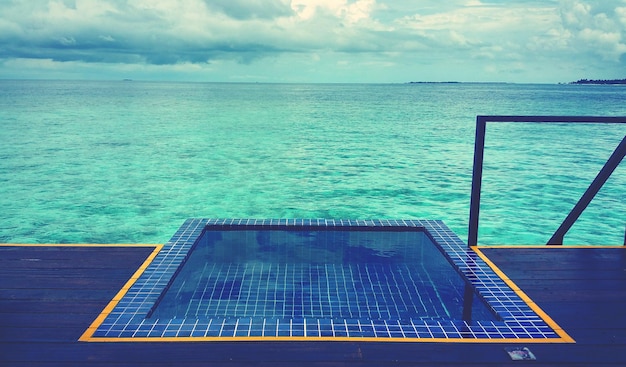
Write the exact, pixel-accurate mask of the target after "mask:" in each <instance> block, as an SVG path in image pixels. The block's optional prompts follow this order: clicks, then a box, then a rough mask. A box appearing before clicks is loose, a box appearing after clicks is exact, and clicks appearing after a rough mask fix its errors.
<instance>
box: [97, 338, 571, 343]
mask: <svg viewBox="0 0 626 367" xmlns="http://www.w3.org/2000/svg"><path fill="white" fill-rule="evenodd" d="M85 341H89V342H154V343H160V342H235V341H248V342H251V341H259V342H294V341H299V342H329V341H330V342H352V343H354V342H380V343H506V344H512V343H542V344H557V343H564V342H566V343H569V342H568V341H564V340H563V339H562V338H545V339H532V338H508V339H507V338H501V339H495V338H493V339H487V338H484V339H479V338H472V339H469V338H468V339H464V338H388V337H387V338H385V337H380V338H375V337H358V336H353V337H347V336H338V337H315V336H308V337H305V336H234V337H223V336H220V337H201V336H200V337H193V336H185V337H175V336H173V337H152V338H149V337H135V338H91V339H89V340H85ZM571 342H573V340H572V341H571Z"/></svg>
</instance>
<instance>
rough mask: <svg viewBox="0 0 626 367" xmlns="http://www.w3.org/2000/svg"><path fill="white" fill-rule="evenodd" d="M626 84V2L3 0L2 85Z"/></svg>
mask: <svg viewBox="0 0 626 367" xmlns="http://www.w3.org/2000/svg"><path fill="white" fill-rule="evenodd" d="M125 78H128V79H133V80H164V81H196V82H271V83H404V82H409V81H433V82H435V81H460V82H513V83H559V82H570V81H574V80H578V79H581V78H587V79H623V78H626V0H562V1H559V0H445V1H443V0H158V1H156V0H127V1H122V0H26V1H24V0H0V79H94V80H103V79H104V80H120V79H125Z"/></svg>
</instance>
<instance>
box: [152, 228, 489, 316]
mask: <svg viewBox="0 0 626 367" xmlns="http://www.w3.org/2000/svg"><path fill="white" fill-rule="evenodd" d="M465 285H466V282H465V281H464V280H463V279H462V278H461V276H460V274H459V273H458V272H457V271H455V270H454V268H453V267H452V265H451V264H450V262H449V261H448V260H447V259H446V258H445V257H444V255H443V254H442V252H441V251H440V250H439V249H438V248H437V246H436V245H435V244H434V243H433V241H432V240H431V239H430V238H428V236H427V235H426V233H425V232H423V231H421V230H402V231H399V230H382V231H380V230H379V231H371V230H370V231H354V230H352V231H351V230H348V229H344V230H329V229H320V228H316V229H313V228H308V229H307V228H298V229H295V228H292V229H282V230H277V229H260V230H207V231H205V232H204V233H203V235H202V236H201V237H200V239H199V240H198V242H197V243H196V244H195V245H194V248H193V250H192V252H191V254H190V256H189V258H188V259H187V261H186V262H185V263H184V265H183V266H182V268H181V270H180V271H179V273H178V274H177V275H176V276H175V278H174V280H173V282H172V283H171V285H170V286H169V287H168V290H167V291H166V292H165V294H164V296H163V298H162V299H161V300H160V302H159V303H158V306H157V307H156V308H155V309H154V311H153V312H152V314H151V317H153V318H166V319H172V318H223V317H228V318H242V317H245V318H247V317H251V318H268V317H269V318H276V319H282V321H283V322H290V321H292V320H298V321H299V322H304V321H302V320H303V319H310V320H315V322H317V320H318V319H334V320H344V319H360V320H366V321H368V322H369V320H388V321H393V322H396V321H397V320H402V321H408V320H411V319H422V320H423V319H431V320H451V319H461V318H462V315H463V304H464V289H465ZM470 305H471V307H472V315H473V317H474V318H477V319H480V320H494V319H495V316H494V314H493V313H492V312H491V311H489V310H488V308H487V307H486V306H485V304H484V303H483V302H482V301H481V300H480V298H479V297H474V298H473V303H470Z"/></svg>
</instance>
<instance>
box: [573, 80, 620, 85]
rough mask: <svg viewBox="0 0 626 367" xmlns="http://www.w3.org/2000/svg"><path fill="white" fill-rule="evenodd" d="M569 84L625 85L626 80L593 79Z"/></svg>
mask: <svg viewBox="0 0 626 367" xmlns="http://www.w3.org/2000/svg"><path fill="white" fill-rule="evenodd" d="M570 84H626V79H607V80H594V79H580V80H577V81H575V82H571V83H570Z"/></svg>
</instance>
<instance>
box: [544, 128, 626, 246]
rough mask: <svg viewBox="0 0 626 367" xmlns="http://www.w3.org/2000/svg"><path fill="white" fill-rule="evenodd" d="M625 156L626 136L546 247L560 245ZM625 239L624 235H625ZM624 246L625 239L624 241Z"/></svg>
mask: <svg viewBox="0 0 626 367" xmlns="http://www.w3.org/2000/svg"><path fill="white" fill-rule="evenodd" d="M625 155H626V136H624V138H623V139H622V142H621V143H619V145H618V146H617V148H615V151H613V154H611V157H610V158H609V159H608V160H607V161H606V163H605V164H604V167H602V169H601V170H600V172H599V173H598V175H597V176H596V178H595V179H594V180H593V182H592V183H591V185H589V188H587V191H585V193H584V194H583V196H582V197H581V198H580V200H578V202H577V203H576V205H575V206H574V208H573V209H572V211H571V212H570V213H569V214H568V215H567V217H566V218H565V220H564V221H563V223H561V226H560V227H559V228H558V229H557V230H556V232H554V234H553V235H552V237H551V238H550V240H549V241H548V243H547V244H548V245H562V244H563V237H564V236H565V234H566V233H567V231H569V229H570V228H572V225H574V222H576V220H577V219H578V217H580V215H581V214H582V212H583V210H585V208H587V205H589V203H590V202H591V200H592V199H593V198H594V197H595V196H596V194H597V193H598V191H600V189H601V188H602V186H603V185H604V183H605V182H606V180H608V178H609V176H611V174H612V173H613V171H614V170H615V168H617V166H618V165H619V164H620V162H621V161H622V159H623V158H624V156H625ZM625 237H626V235H625ZM624 242H625V244H626V238H625V239H624Z"/></svg>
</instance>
